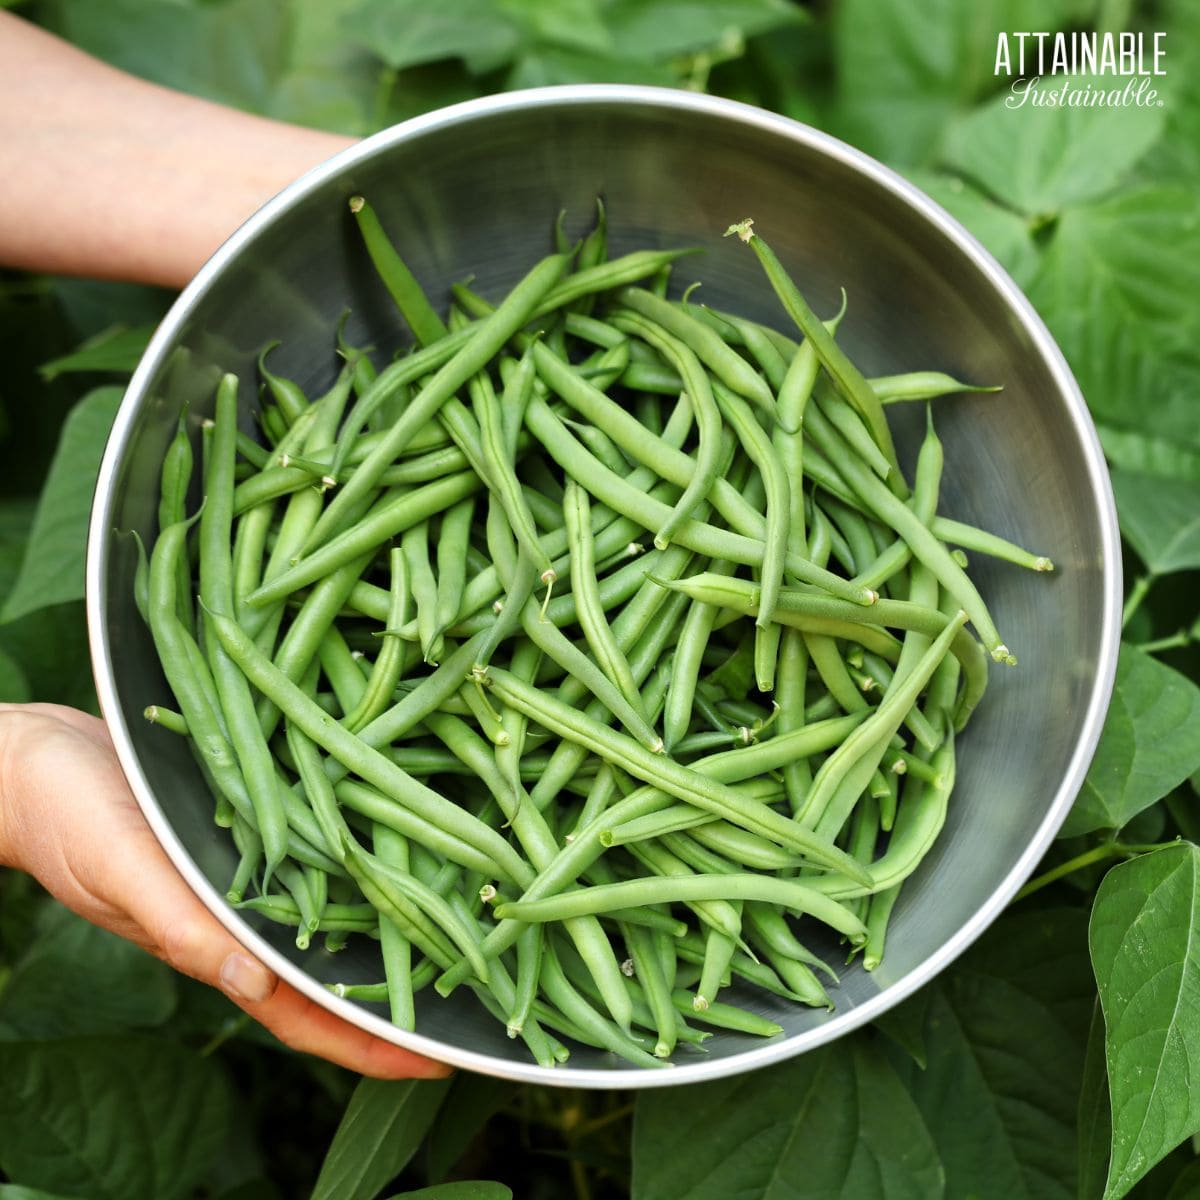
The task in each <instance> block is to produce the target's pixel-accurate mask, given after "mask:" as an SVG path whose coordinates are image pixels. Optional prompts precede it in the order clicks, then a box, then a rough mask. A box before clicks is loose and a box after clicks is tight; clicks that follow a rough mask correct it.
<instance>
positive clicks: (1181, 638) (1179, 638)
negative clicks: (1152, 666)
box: [1138, 629, 1192, 654]
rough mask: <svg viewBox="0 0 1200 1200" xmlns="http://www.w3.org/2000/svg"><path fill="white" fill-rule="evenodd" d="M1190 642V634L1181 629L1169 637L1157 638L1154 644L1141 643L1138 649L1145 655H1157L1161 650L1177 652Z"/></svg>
mask: <svg viewBox="0 0 1200 1200" xmlns="http://www.w3.org/2000/svg"><path fill="white" fill-rule="evenodd" d="M1191 640H1192V637H1191V634H1189V633H1188V631H1187V630H1186V629H1181V630H1180V631H1179V632H1178V633H1173V634H1171V636H1170V637H1163V638H1159V639H1158V640H1157V641H1154V642H1142V644H1141V645H1140V646H1138V649H1139V650H1142V651H1144V652H1145V653H1146V654H1158V653H1160V652H1161V651H1163V650H1178V649H1179V648H1180V647H1181V646H1186V645H1187V644H1188V643H1189V642H1190V641H1191Z"/></svg>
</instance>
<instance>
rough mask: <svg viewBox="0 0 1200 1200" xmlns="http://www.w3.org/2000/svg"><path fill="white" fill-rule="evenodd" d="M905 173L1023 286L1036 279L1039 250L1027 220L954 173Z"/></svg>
mask: <svg viewBox="0 0 1200 1200" xmlns="http://www.w3.org/2000/svg"><path fill="white" fill-rule="evenodd" d="M905 175H907V176H908V178H909V179H910V180H911V181H912V182H913V183H915V184H916V185H917V187H919V188H920V189H921V190H922V191H924V192H925V194H926V195H928V196H929V197H930V198H931V199H932V200H934V201H936V202H937V203H938V204H940V205H941V206H942V207H943V208H944V209H945V210H946V211H947V212H948V213H949V214H950V215H951V216H952V217H954V218H955V220H958V221H961V222H962V223H963V224H964V225H965V226H966V227H967V228H968V229H969V230H970V231H971V232H972V233H973V234H974V235H975V236H976V237H977V238H978V239H979V240H980V241H981V242H982V243H983V245H984V247H985V248H986V249H987V250H990V251H991V252H992V254H994V255H995V256H996V258H998V259H999V260H1000V263H1001V265H1002V266H1004V267H1005V268H1006V269H1007V270H1008V273H1009V274H1010V275H1011V276H1012V277H1013V279H1014V280H1016V282H1017V283H1018V284H1019V285H1020V286H1021V287H1025V286H1026V285H1027V284H1028V283H1029V282H1030V281H1031V280H1032V279H1033V277H1034V275H1035V274H1036V273H1037V267H1038V252H1037V247H1036V246H1035V245H1034V243H1033V237H1032V235H1031V233H1030V229H1029V223H1028V222H1027V221H1025V220H1023V219H1022V218H1021V217H1019V216H1017V214H1016V213H1014V212H1010V211H1009V210H1008V209H1006V208H1002V207H1001V206H1000V205H998V204H996V203H995V202H993V201H992V200H989V199H988V197H987V196H985V195H984V194H983V193H982V192H980V191H978V190H977V189H975V188H973V187H972V186H971V185H970V184H969V183H964V182H963V180H961V179H956V178H954V177H953V176H951V175H943V174H940V173H937V172H934V171H922V170H919V169H915V168H914V169H910V170H908V171H905Z"/></svg>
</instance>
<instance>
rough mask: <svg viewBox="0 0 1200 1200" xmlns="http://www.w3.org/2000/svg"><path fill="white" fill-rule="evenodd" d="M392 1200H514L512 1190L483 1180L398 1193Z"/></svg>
mask: <svg viewBox="0 0 1200 1200" xmlns="http://www.w3.org/2000/svg"><path fill="white" fill-rule="evenodd" d="M390 1200H512V1189H511V1188H508V1187H505V1185H504V1184H502V1183H491V1182H488V1181H487V1180H483V1179H469V1180H463V1181H461V1182H459V1183H439V1184H438V1185H437V1186H436V1187H428V1188H420V1189H419V1190H418V1191H415V1192H397V1193H396V1195H394V1196H392V1197H391V1198H390Z"/></svg>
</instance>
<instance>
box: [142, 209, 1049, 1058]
mask: <svg viewBox="0 0 1200 1200" xmlns="http://www.w3.org/2000/svg"><path fill="white" fill-rule="evenodd" d="M350 207H351V211H352V213H353V214H354V219H355V221H356V223H357V225H358V227H359V229H360V231H361V233H362V236H363V240H364V243H365V247H366V250H367V252H368V254H369V255H370V258H371V260H372V262H373V263H374V265H375V267H376V268H377V270H378V272H379V275H380V277H381V279H382V280H383V282H384V284H385V285H386V287H387V289H388V291H389V293H390V294H391V296H392V298H393V299H394V301H395V304H396V309H397V315H398V317H399V318H400V319H401V320H402V322H403V324H404V325H405V326H406V327H407V329H408V330H409V331H410V332H411V334H412V339H413V343H414V344H413V345H412V346H411V348H409V349H406V350H405V351H403V352H401V353H399V354H398V355H397V356H396V357H395V358H393V359H392V360H391V361H389V362H386V363H380V362H378V361H376V359H375V358H373V356H372V354H371V353H370V352H368V350H367V349H365V348H362V347H355V346H351V345H350V344H348V343H347V342H346V340H345V338H344V335H343V332H342V330H341V329H339V331H338V334H337V343H336V350H337V353H338V355H339V356H340V361H341V367H340V370H339V372H338V374H337V377H336V379H335V380H334V382H333V384H332V385H331V386H330V387H329V388H328V390H327V391H325V392H324V393H323V394H321V395H318V396H308V395H306V394H305V393H304V392H303V391H302V390H301V389H300V387H298V386H297V385H296V383H295V382H293V381H291V380H289V379H287V378H284V377H282V376H280V375H279V374H277V373H276V372H275V371H274V370H272V368H271V365H270V357H271V356H270V350H271V347H268V348H267V349H266V350H264V352H263V354H262V356H261V357H260V359H259V364H258V366H259V376H260V378H259V381H258V391H257V397H258V399H257V404H256V405H252V404H250V403H248V397H247V395H246V392H247V391H248V388H247V387H246V386H244V385H243V384H241V383H240V382H239V380H238V379H237V378H236V377H234V376H233V375H226V376H225V377H224V378H222V379H221V381H220V384H219V386H218V387H217V389H216V396H215V404H214V412H213V415H212V418H211V419H206V420H205V421H204V422H203V424H202V427H201V436H200V439H199V441H200V450H201V454H200V462H199V463H196V462H195V461H194V438H193V436H192V426H193V424H194V423H193V422H190V421H189V418H188V416H187V414H185V415H184V416H183V417H181V418H180V422H179V427H178V431H177V433H176V435H175V437H174V438H173V440H172V441H171V443H170V446H169V449H168V450H167V453H166V456H165V460H164V463H163V468H162V493H161V502H160V507H159V514H158V516H159V533H158V536H157V539H156V540H155V542H154V545H153V549H152V552H151V553H150V554H149V556H148V558H146V559H144V561H143V564H142V568H141V569H140V570H139V572H138V578H137V581H136V587H137V599H138V603H139V605H140V607H141V611H142V612H143V615H144V616H145V618H146V620H147V623H148V625H149V628H150V631H151V634H152V637H153V640H154V644H155V646H156V648H157V651H158V655H159V658H160V661H161V664H162V668H163V673H164V675H165V678H166V682H167V684H168V685H169V687H170V690H171V692H172V694H173V696H174V702H175V704H174V707H168V706H166V705H164V704H161V703H158V704H154V705H151V706H150V707H148V708H147V710H146V715H147V717H148V718H149V719H150V720H153V721H155V722H156V723H157V724H159V725H160V726H161V727H162V728H163V729H164V730H166V731H169V732H170V733H172V734H176V735H184V736H186V737H187V738H188V739H189V741H190V744H191V746H192V748H193V750H194V752H195V755H196V757H197V759H198V762H199V764H200V767H201V769H202V770H203V772H204V774H205V776H206V778H207V780H208V783H209V784H210V786H211V790H212V794H213V797H214V802H215V808H214V817H215V821H216V823H217V824H218V825H219V826H221V827H223V828H225V829H227V830H228V831H229V835H230V837H231V838H232V841H233V845H234V846H235V847H236V850H237V856H238V861H237V867H236V871H235V872H234V875H233V877H232V879H231V880H230V882H229V887H228V899H229V902H230V903H231V904H233V905H234V906H235V907H237V908H239V909H241V910H246V911H247V912H250V913H255V914H258V915H259V916H260V917H262V918H265V919H269V920H272V921H276V922H281V923H283V924H285V925H288V926H293V927H295V930H296V934H295V937H296V944H297V946H299V947H300V948H301V949H307V948H309V947H310V946H312V945H313V939H314V938H315V937H316V936H317V935H322V936H323V939H324V940H323V946H324V949H325V950H328V951H333V950H336V949H338V948H339V947H341V946H343V945H344V944H345V943H346V941H347V939H349V938H350V937H351V936H353V935H359V936H363V937H366V938H372V939H376V940H377V942H378V950H379V957H380V966H379V975H378V982H366V983H364V982H361V981H354V982H348V983H345V984H338V985H333V986H334V987H335V990H337V991H338V992H339V993H340V994H342V995H346V996H350V997H353V998H355V999H358V1000H361V1001H363V1002H378V1003H382V1004H386V1005H387V1006H388V1009H389V1011H390V1014H391V1019H392V1020H393V1021H394V1022H395V1023H396V1024H397V1025H398V1026H401V1027H403V1028H405V1029H410V1030H411V1029H414V1028H416V1027H417V1026H418V1024H419V1014H418V1011H417V1002H416V996H417V995H418V993H419V992H420V991H421V990H422V989H424V988H428V987H429V986H430V985H432V987H433V989H434V990H435V991H436V992H438V993H440V994H441V995H448V994H449V993H450V992H451V991H453V990H454V989H455V988H456V987H458V986H460V985H466V986H467V987H468V988H470V989H472V990H473V991H474V992H475V993H476V994H477V996H478V998H479V1000H480V1002H481V1003H482V1004H483V1005H484V1006H485V1007H486V1008H487V1009H488V1010H489V1011H490V1012H492V1013H493V1014H494V1015H495V1016H496V1017H497V1019H499V1020H500V1021H502V1022H503V1024H504V1026H505V1027H506V1029H507V1032H508V1034H509V1036H511V1037H514V1038H520V1039H523V1040H524V1042H525V1044H526V1046H527V1047H528V1050H529V1053H530V1054H531V1055H532V1056H533V1057H534V1059H535V1060H536V1061H537V1062H539V1063H542V1064H544V1065H547V1066H549V1065H553V1064H555V1063H559V1062H563V1061H565V1059H566V1057H567V1055H568V1047H569V1045H570V1044H571V1043H572V1042H576V1043H582V1044H586V1045H590V1046H594V1047H599V1048H601V1049H603V1050H606V1051H610V1052H611V1053H613V1054H614V1055H618V1056H620V1057H622V1058H624V1059H626V1060H629V1061H630V1062H632V1063H635V1064H637V1065H640V1066H661V1065H663V1064H664V1063H666V1062H667V1061H668V1060H669V1059H670V1058H671V1057H672V1056H673V1055H674V1054H675V1053H676V1048H677V1047H679V1046H681V1045H682V1046H683V1047H684V1048H685V1049H684V1051H683V1053H694V1052H697V1051H698V1050H699V1048H700V1047H701V1046H702V1043H703V1041H704V1040H705V1038H706V1037H708V1036H711V1030H712V1029H714V1028H719V1029H725V1030H730V1031H736V1032H737V1033H738V1034H746V1035H758V1036H762V1037H772V1036H776V1035H779V1034H781V1032H782V1030H781V1027H780V1026H779V1025H777V1024H775V1023H774V1022H772V1021H770V1020H767V1019H765V1018H763V1017H762V1016H761V1015H759V1014H758V1012H757V1011H754V1010H752V1009H751V1008H748V1007H744V1006H737V1005H735V1004H733V1003H730V996H731V995H732V996H733V997H734V998H736V996H737V994H738V992H739V991H740V992H741V993H742V994H743V995H745V994H746V993H745V989H757V990H760V991H765V992H769V993H772V994H773V995H774V996H776V997H781V998H783V999H785V1000H787V1001H790V1002H793V1003H795V1004H799V1005H811V1006H818V1007H832V1002H831V1000H830V995H829V990H830V989H831V988H833V986H834V985H835V984H836V982H837V976H836V975H835V973H834V971H833V969H832V968H831V967H830V966H829V965H828V963H827V961H826V960H827V959H828V958H829V957H830V955H831V954H833V953H838V952H839V951H838V945H839V942H840V943H842V944H843V945H844V947H845V948H848V951H849V954H850V956H851V957H852V958H853V957H854V956H857V955H861V956H862V963H863V965H864V966H865V967H866V968H867V969H873V968H874V967H875V966H877V965H878V963H879V962H880V960H881V957H882V955H883V951H884V939H885V935H886V931H887V925H888V919H889V915H890V913H891V912H892V909H893V906H894V905H895V903H896V898H897V895H898V893H899V891H900V889H901V887H902V886H903V883H904V881H905V879H906V878H907V877H908V876H909V875H910V874H911V873H912V872H913V871H914V870H915V869H916V867H917V866H918V864H919V863H920V862H921V859H922V857H923V856H924V855H925V853H926V852H927V851H928V850H929V848H930V846H931V844H932V843H933V840H934V838H935V837H936V836H937V834H938V832H939V830H940V828H941V826H942V823H943V821H944V819H945V815H946V811H947V804H948V800H949V796H950V792H951V788H952V785H953V780H954V774H955V741H956V735H957V734H958V733H959V731H961V729H962V728H963V726H964V724H965V723H966V721H967V719H968V717H969V715H970V713H971V711H972V709H973V708H974V707H975V706H976V705H977V704H978V703H979V701H980V698H981V696H982V695H983V692H984V688H985V686H986V683H987V678H988V670H989V665H990V663H991V662H993V661H996V662H1008V663H1011V662H1013V661H1015V660H1014V659H1013V656H1012V654H1011V652H1010V650H1009V648H1008V647H1007V646H1006V645H1005V644H1004V642H1003V641H1002V640H1001V638H1000V635H999V633H998V631H997V630H996V627H995V625H994V623H993V621H992V619H991V616H990V615H989V613H988V610H987V607H986V606H985V604H984V601H983V599H982V598H981V596H980V595H979V593H978V591H977V590H976V588H975V585H974V584H973V583H972V581H971V579H970V577H969V576H968V574H967V571H966V570H965V567H964V553H963V552H964V551H967V552H970V553H972V554H981V555H992V556H998V557H1000V558H1003V559H1007V560H1009V561H1010V562H1012V563H1014V564H1016V565H1018V566H1023V567H1026V568H1030V569H1034V570H1048V569H1050V563H1049V561H1048V560H1046V559H1043V558H1039V557H1036V556H1034V555H1031V554H1029V553H1027V552H1026V551H1024V550H1022V549H1021V548H1019V547H1017V546H1014V545H1012V544H1010V543H1008V542H1006V541H1003V540H1002V539H1000V538H998V537H996V536H993V535H991V534H989V533H987V532H984V531H983V530H980V529H976V528H973V527H970V526H967V525H964V524H962V523H960V522H955V521H952V520H950V519H949V518H946V517H943V516H942V515H940V514H939V513H938V511H937V510H938V492H939V483H940V477H941V473H942V446H941V442H940V441H939V439H938V437H937V435H936V433H935V432H934V428H933V423H932V419H930V420H929V422H928V423H927V431H926V434H925V437H924V441H923V443H922V445H921V447H920V452H919V455H918V457H917V461H916V466H915V471H914V473H913V478H912V481H911V484H910V482H909V481H908V480H907V479H906V478H905V476H904V474H903V472H902V471H901V468H900V465H899V463H898V460H897V457H896V452H895V449H894V447H893V444H892V439H891V435H890V432H889V429H888V423H887V420H886V416H885V412H884V408H885V406H886V405H887V404H890V403H893V402H898V401H913V400H930V399H932V398H934V397H936V396H940V395H945V394H950V393H956V392H962V391H964V390H971V389H969V388H967V387H966V385H964V384H961V383H959V382H957V381H955V380H953V379H950V378H948V377H947V376H945V375H941V374H939V373H936V372H918V373H915V374H911V375H904V376H893V377H888V378H882V379H866V378H864V377H863V376H862V374H861V373H860V372H859V371H858V370H857V368H856V367H855V366H854V365H853V363H852V362H850V360H849V359H848V358H847V357H846V355H845V354H844V352H843V351H842V350H841V348H840V347H839V345H838V343H837V341H836V340H835V334H836V332H837V329H838V324H839V322H840V321H841V320H842V319H843V315H842V314H838V315H837V316H836V317H834V318H832V319H831V320H829V321H825V322H822V321H821V320H819V319H818V318H817V317H815V316H814V315H813V313H812V311H811V310H810V309H809V308H808V305H807V304H806V302H805V301H804V299H803V297H802V296H801V295H800V293H799V291H798V290H797V288H796V286H795V284H794V283H793V281H792V280H791V279H790V278H789V277H788V276H787V274H786V272H785V271H784V269H783V267H782V266H781V265H780V263H779V262H778V260H777V259H776V258H775V257H774V255H773V254H772V253H771V251H770V249H769V247H768V246H766V244H765V243H763V242H762V240H761V239H760V238H758V237H756V236H755V235H754V233H753V231H752V229H751V228H750V225H749V223H748V222H743V223H742V224H741V225H739V226H735V227H734V228H733V229H732V230H731V232H735V233H737V234H739V235H740V236H741V237H742V238H743V239H744V240H746V241H748V242H749V243H750V247H751V249H752V250H753V252H754V253H755V254H756V255H757V256H758V258H759V259H760V260H761V263H762V267H763V271H764V275H765V286H767V287H770V288H771V289H773V291H774V292H775V294H776V295H777V297H778V299H779V301H780V304H781V311H780V316H781V321H780V323H781V324H783V321H782V318H783V317H784V316H785V315H786V316H789V317H790V318H792V320H793V322H794V325H795V328H794V329H793V330H792V331H791V332H790V333H782V332H780V331H779V330H777V329H775V328H773V327H771V326H768V325H763V324H758V323H755V322H752V321H749V320H746V319H744V318H742V317H739V316H737V315H736V314H731V313H721V312H716V311H712V310H710V309H708V308H706V307H703V306H700V305H697V304H695V303H694V302H691V301H690V300H688V299H687V298H686V297H685V298H684V299H683V300H677V299H673V298H669V297H670V296H671V294H672V293H671V292H670V290H669V287H668V284H669V279H670V274H671V271H672V267H673V265H674V264H675V263H676V261H677V260H678V259H679V257H680V254H679V252H673V251H672V252H666V251H659V250H640V251H635V252H633V253H629V254H625V255H622V256H620V257H616V258H612V257H610V256H609V254H608V249H607V240H608V239H607V227H606V220H605V214H604V211H603V208H602V206H601V207H598V218H597V221H596V224H595V227H594V229H593V230H592V231H591V232H590V233H589V234H588V235H587V236H586V237H585V238H584V239H583V240H582V242H581V243H580V244H579V245H578V246H570V245H568V244H566V242H565V239H564V237H563V235H562V232H561V223H560V228H559V230H558V231H557V234H556V237H557V245H556V247H555V249H554V251H553V252H552V253H549V254H548V255H547V256H546V257H545V258H543V259H542V260H541V261H540V262H538V263H536V264H535V265H534V266H533V267H532V268H531V269H530V270H529V272H528V274H527V275H526V276H525V277H524V278H523V279H522V280H521V281H520V282H519V283H518V284H517V285H516V286H515V287H513V288H512V290H511V291H510V292H509V293H508V294H507V295H506V296H504V297H503V298H502V299H501V300H500V302H499V303H497V304H493V303H492V302H490V301H489V300H488V299H486V298H484V297H482V296H480V295H478V294H476V293H475V292H474V291H472V290H471V289H470V288H469V287H468V286H466V285H461V286H456V287H455V288H453V289H452V297H451V301H450V305H449V309H448V311H447V312H446V315H445V316H444V317H443V316H442V315H441V314H440V313H439V312H438V311H437V310H436V309H435V307H434V306H433V304H431V302H430V301H429V299H428V298H427V297H426V296H425V294H424V293H423V292H422V290H421V288H420V286H419V285H418V283H417V281H416V279H415V278H414V276H413V275H412V273H411V271H410V270H409V269H408V268H407V266H406V265H405V264H404V262H403V261H402V259H401V258H400V256H399V255H398V253H397V251H396V249H395V247H394V246H393V245H392V243H391V242H390V241H389V239H388V236H387V235H386V234H385V232H384V230H383V228H382V226H381V224H380V222H379V220H378V218H377V217H376V215H375V213H374V211H373V210H372V208H371V206H370V205H369V204H367V203H366V202H365V201H364V200H363V199H361V198H359V197H356V198H355V199H354V200H353V201H352V203H351V206H350ZM843 309H844V306H843ZM252 409H253V410H254V411H255V412H256V416H257V432H256V435H255V436H251V435H249V434H248V433H246V432H245V431H244V430H243V429H242V428H241V427H240V426H239V413H240V412H250V411H251V410H252ZM193 476H195V477H196V478H195V480H193ZM198 498H199V500H200V501H202V502H199V503H197V500H198ZM814 947H815V948H814ZM840 953H845V949H843V950H842V951H840ZM321 970H322V972H323V973H324V974H325V975H326V977H328V967H327V965H325V966H322V967H321ZM735 985H736V986H735ZM731 989H732V990H731Z"/></svg>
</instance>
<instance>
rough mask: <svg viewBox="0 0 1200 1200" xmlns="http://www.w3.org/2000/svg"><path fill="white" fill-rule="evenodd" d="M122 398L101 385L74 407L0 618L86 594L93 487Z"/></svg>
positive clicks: (12, 617) (118, 391)
mask: <svg viewBox="0 0 1200 1200" xmlns="http://www.w3.org/2000/svg"><path fill="white" fill-rule="evenodd" d="M120 403H121V389H120V388H118V387H101V388H96V389H95V390H94V391H91V392H88V394H87V395H86V396H84V397H83V399H82V400H80V401H79V403H78V404H76V405H75V407H74V408H73V409H71V412H70V415H69V416H68V417H67V420H66V423H65V424H64V425H63V431H62V436H61V437H60V439H59V443H58V449H57V450H56V451H55V453H54V461H53V462H52V463H51V464H50V473H49V476H48V478H47V479H46V486H45V487H44V488H43V490H42V494H41V496H40V497H39V498H38V506H37V512H36V514H35V515H34V519H33V528H32V530H31V531H30V534H29V546H28V549H27V551H26V553H25V558H24V561H23V562H22V564H21V573H20V575H18V577H17V581H16V583H15V584H14V585H13V589H12V591H11V592H10V593H9V594H8V597H7V598H6V600H5V602H4V607H3V609H2V610H0V621H4V622H8V621H15V620H16V619H17V618H18V617H21V616H24V615H25V614H26V613H31V612H35V611H36V610H38V609H40V608H48V607H49V606H50V605H52V604H61V603H63V602H64V601H67V600H77V599H79V598H80V597H82V595H83V560H84V551H85V549H86V545H87V523H88V515H89V513H90V512H91V506H92V492H93V490H94V489H95V486H96V476H97V474H98V473H99V470H100V458H101V456H102V455H103V453H104V443H105V441H106V439H107V438H108V431H109V429H110V428H111V427H112V423H113V418H114V417H115V416H116V414H117V408H118V406H119V405H120Z"/></svg>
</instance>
